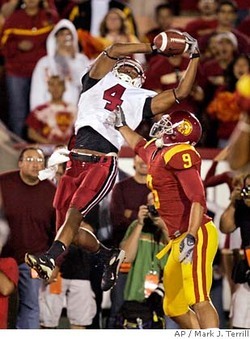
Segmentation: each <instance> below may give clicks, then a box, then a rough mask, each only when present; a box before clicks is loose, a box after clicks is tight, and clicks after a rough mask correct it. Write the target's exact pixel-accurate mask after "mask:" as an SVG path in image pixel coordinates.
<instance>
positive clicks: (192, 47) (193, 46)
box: [183, 32, 200, 59]
mask: <svg viewBox="0 0 250 339" xmlns="http://www.w3.org/2000/svg"><path fill="white" fill-rule="evenodd" d="M183 35H184V36H185V38H186V42H187V44H188V46H189V47H188V49H187V52H188V53H189V55H190V59H192V58H193V57H194V55H195V56H196V55H197V57H198V56H200V51H199V47H198V42H197V40H196V39H194V38H193V37H192V36H191V35H190V34H188V33H187V32H183Z"/></svg>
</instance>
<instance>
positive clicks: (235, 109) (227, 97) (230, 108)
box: [207, 54, 250, 148]
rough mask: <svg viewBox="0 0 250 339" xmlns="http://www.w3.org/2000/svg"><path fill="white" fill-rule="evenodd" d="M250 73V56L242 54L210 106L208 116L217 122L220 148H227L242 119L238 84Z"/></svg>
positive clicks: (226, 74)
mask: <svg viewBox="0 0 250 339" xmlns="http://www.w3.org/2000/svg"><path fill="white" fill-rule="evenodd" d="M249 72H250V58H249V56H248V55H246V54H245V55H244V54H241V55H238V56H237V57H235V58H234V59H233V60H232V62H231V63H230V64H229V65H228V67H227V68H226V70H225V72H224V85H223V86H222V87H221V88H220V89H218V91H217V92H216V93H215V96H214V98H213V99H212V101H211V102H210V103H209V104H208V107H207V112H208V114H209V115H210V117H211V118H212V120H216V121H217V124H216V125H217V140H218V147H220V148H223V147H225V146H227V144H228V141H229V139H230V136H231V134H232V132H233V130H234V128H235V126H236V125H237V122H238V120H239V117H240V107H239V106H238V104H237V101H236V96H235V90H236V83H237V81H238V80H239V79H240V77H241V76H242V75H243V74H248V73H249Z"/></svg>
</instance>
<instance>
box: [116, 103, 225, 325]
mask: <svg viewBox="0 0 250 339" xmlns="http://www.w3.org/2000/svg"><path fill="white" fill-rule="evenodd" d="M114 113H115V114H116V122H115V127H116V128H117V129H118V130H119V132H120V133H121V134H122V136H123V137H124V139H125V140H126V141H127V143H128V144H129V145H130V146H131V147H132V148H133V149H134V150H135V152H136V153H137V154H138V155H139V156H140V157H141V158H142V159H143V160H144V161H145V162H146V163H147V164H148V168H149V170H148V176H147V184H148V187H149V188H150V189H151V191H152V192H153V194H154V201H155V207H156V209H158V211H159V213H160V216H161V217H162V218H163V220H164V221H165V223H166V225H167V228H168V233H169V236H170V239H171V240H170V242H169V244H168V245H167V247H166V248H165V249H164V250H163V251H162V252H160V253H159V254H158V257H159V258H161V257H162V256H163V255H165V254H166V253H167V252H168V251H169V250H170V253H169V257H168V261H167V264H166V266H165V270H164V288H165V298H164V311H165V313H166V315H168V316H170V317H171V318H172V319H173V320H175V321H176V322H177V323H178V324H179V325H180V327H181V328H218V327H219V319H218V314H217V312H216V310H215V308H214V306H213V305H212V303H211V300H210V296H209V294H210V289H211V285H212V274H213V272H212V263H213V259H214V257H215V254H216V251H217V247H218V232H217V229H216V227H215V225H214V224H213V222H212V221H211V218H210V217H209V216H208V215H206V201H205V191H204V187H203V184H202V180H201V177H200V167H201V157H200V155H199V153H198V152H197V151H196V149H195V148H194V145H195V144H196V143H197V142H198V141H199V139H200V137H201V134H202V128H201V125H200V122H199V120H198V119H197V118H196V117H195V116H194V115H193V114H192V113H189V112H187V111H175V112H172V113H170V114H169V115H167V114H165V115H163V116H162V118H161V119H160V120H159V121H158V122H156V123H154V125H153V126H152V128H151V131H150V137H152V139H151V140H150V141H149V142H147V141H146V140H145V139H144V138H142V137H141V136H140V135H139V134H137V133H136V132H134V131H133V130H131V129H130V128H129V127H128V126H127V125H126V121H125V116H124V113H123V110H122V108H121V107H117V109H116V110H115V111H114Z"/></svg>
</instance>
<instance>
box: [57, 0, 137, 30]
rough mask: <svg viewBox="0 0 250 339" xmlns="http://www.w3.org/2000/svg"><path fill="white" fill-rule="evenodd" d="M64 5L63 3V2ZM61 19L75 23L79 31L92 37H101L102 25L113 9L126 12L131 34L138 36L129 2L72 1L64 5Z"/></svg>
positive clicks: (111, 0) (112, 0)
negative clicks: (83, 31) (85, 32)
mask: <svg viewBox="0 0 250 339" xmlns="http://www.w3.org/2000/svg"><path fill="white" fill-rule="evenodd" d="M62 3H63V1H62ZM62 7H63V8H62V11H60V10H59V11H60V12H61V17H62V18H67V19H69V20H71V21H72V22H73V24H74V25H75V27H76V28H77V29H79V28H81V29H83V30H85V31H87V32H89V33H90V34H91V35H92V36H98V35H99V27H100V23H101V21H102V19H103V17H104V16H105V14H106V13H107V12H108V11H109V10H110V9H111V8H118V9H120V10H122V11H123V12H124V14H125V15H126V18H127V20H128V22H129V29H130V33H131V34H135V35H137V27H136V21H135V18H134V15H133V12H132V10H131V8H130V7H129V5H128V4H127V1H119V0H118V1H116V0H85V1H78V0H70V1H67V0H66V3H64V4H63V5H62Z"/></svg>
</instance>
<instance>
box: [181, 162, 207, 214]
mask: <svg viewBox="0 0 250 339" xmlns="http://www.w3.org/2000/svg"><path fill="white" fill-rule="evenodd" d="M176 176H177V178H178V180H179V181H180V183H181V185H182V188H183V190H184V192H185V195H186V196H187V197H188V199H189V200H190V201H191V202H192V203H193V202H198V203H200V204H201V205H202V206H203V207H204V209H205V210H206V199H205V190H204V186H203V183H202V180H201V177H200V174H199V173H198V171H197V169H196V168H195V167H191V168H189V169H186V170H183V171H176Z"/></svg>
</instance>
